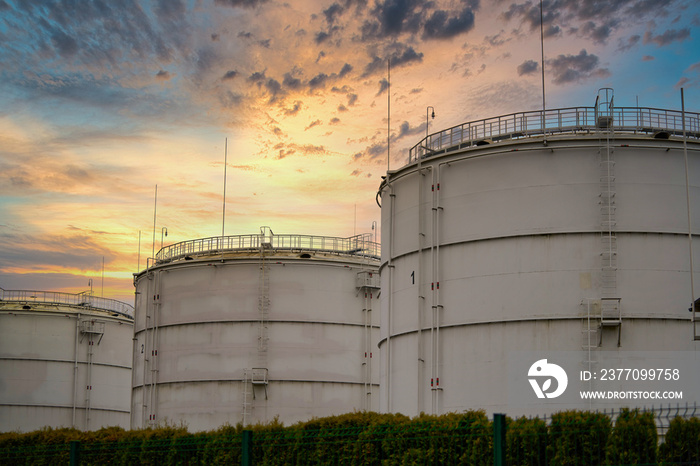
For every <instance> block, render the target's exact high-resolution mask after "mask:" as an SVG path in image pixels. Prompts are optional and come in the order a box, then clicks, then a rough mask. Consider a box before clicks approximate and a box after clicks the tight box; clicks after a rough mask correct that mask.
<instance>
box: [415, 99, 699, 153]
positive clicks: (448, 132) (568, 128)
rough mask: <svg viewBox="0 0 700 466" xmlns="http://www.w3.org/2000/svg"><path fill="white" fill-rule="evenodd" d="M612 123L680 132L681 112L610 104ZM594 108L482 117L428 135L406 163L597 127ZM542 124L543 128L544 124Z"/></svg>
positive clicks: (692, 122) (623, 128) (695, 132)
mask: <svg viewBox="0 0 700 466" xmlns="http://www.w3.org/2000/svg"><path fill="white" fill-rule="evenodd" d="M610 113H612V120H613V121H612V125H611V126H609V127H606V129H610V130H612V131H616V132H626V133H645V134H655V133H658V132H661V131H665V132H668V133H669V134H670V135H675V136H682V135H683V113H682V112H681V111H679V110H664V109H658V108H642V107H618V108H614V107H611V109H610ZM597 120H598V118H597V115H596V109H595V107H569V108H558V109H548V110H535V111H530V112H519V113H510V114H507V115H501V116H497V117H492V118H486V119H483V120H476V121H470V122H467V123H462V124H461V125H457V126H453V127H451V128H447V129H445V130H442V131H439V132H437V133H433V134H430V135H428V136H427V137H426V138H423V139H422V140H421V141H420V142H419V143H418V144H416V145H415V146H413V147H411V149H409V152H408V163H411V162H413V161H416V160H418V157H421V158H425V157H430V156H433V155H437V154H436V153H444V152H450V151H453V150H458V149H463V148H465V147H471V146H475V145H481V144H485V143H495V142H499V141H502V140H509V139H520V138H526V137H532V136H541V135H543V134H554V133H576V132H582V131H587V132H590V131H596V130H599V129H600V126H598V125H599V122H598V121H597ZM543 126H544V127H543ZM685 129H686V134H687V137H689V138H693V139H700V113H694V112H687V111H686V112H685Z"/></svg>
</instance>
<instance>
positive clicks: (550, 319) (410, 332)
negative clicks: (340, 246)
mask: <svg viewBox="0 0 700 466" xmlns="http://www.w3.org/2000/svg"><path fill="white" fill-rule="evenodd" d="M622 317H623V318H624V319H625V320H649V319H652V320H680V321H687V320H688V318H687V317H686V318H684V317H678V316H670V315H666V316H659V315H656V316H654V317H642V316H622ZM585 318H586V316H565V317H541V318H531V319H513V320H498V321H480V322H463V323H461V324H447V325H441V328H443V329H444V328H450V327H471V326H475V325H497V324H512V323H520V322H541V321H555V320H579V319H585ZM423 330H425V328H424V329H423ZM412 333H418V330H409V331H406V332H401V333H394V334H392V335H391V338H396V337H399V336H405V335H411V334H412ZM385 341H386V338H382V339H380V340H379V342H378V343H377V346H381V345H382V343H384V342H385Z"/></svg>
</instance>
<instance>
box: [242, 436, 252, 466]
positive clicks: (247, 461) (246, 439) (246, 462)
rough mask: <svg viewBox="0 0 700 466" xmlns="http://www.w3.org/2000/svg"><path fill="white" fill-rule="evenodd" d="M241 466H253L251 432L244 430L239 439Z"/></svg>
mask: <svg viewBox="0 0 700 466" xmlns="http://www.w3.org/2000/svg"><path fill="white" fill-rule="evenodd" d="M241 465H242V466H253V431H252V430H244V431H243V435H242V437H241Z"/></svg>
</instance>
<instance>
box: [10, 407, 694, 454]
mask: <svg viewBox="0 0 700 466" xmlns="http://www.w3.org/2000/svg"><path fill="white" fill-rule="evenodd" d="M506 425H507V428H506V451H505V458H506V464H508V465H511V466H545V465H546V466H554V465H601V464H607V465H652V464H654V465H655V464H663V465H671V464H693V465H697V464H700V419H697V418H691V419H682V418H676V419H675V420H673V421H672V422H671V425H670V427H669V429H668V432H667V434H666V438H665V443H662V444H661V446H660V447H659V448H657V434H656V426H655V424H654V417H653V415H652V414H651V413H641V412H639V411H638V410H623V411H622V412H621V413H620V415H619V417H618V419H617V420H616V422H615V425H614V427H613V426H612V422H611V420H610V418H609V417H608V416H606V415H603V414H597V413H588V412H580V411H566V412H561V413H557V414H555V415H554V416H552V419H551V422H550V423H549V425H548V424H547V423H545V422H544V421H542V420H540V419H527V418H520V419H516V420H512V419H507V422H506ZM247 429H248V430H250V431H252V435H253V442H252V450H251V451H252V455H253V458H254V464H260V465H321V464H324V465H325V464H334V465H356V464H365V465H377V466H390V465H414V464H430V465H452V464H466V465H491V464H493V463H494V451H493V436H494V432H493V425H492V423H491V422H490V421H489V420H488V418H487V417H486V415H485V413H484V412H483V411H468V412H464V413H460V414H457V413H450V414H445V415H442V416H430V415H425V414H421V415H419V416H416V417H414V418H408V417H406V416H403V415H400V414H377V413H372V412H355V413H349V414H344V415H340V416H333V417H326V418H317V419H312V420H310V421H307V422H301V423H297V424H294V425H291V426H284V425H282V423H280V422H279V421H278V420H277V419H275V420H273V421H272V422H269V423H267V424H257V425H254V426H249V427H247ZM243 430H244V428H243V426H242V425H240V424H238V425H236V426H230V425H225V426H222V427H220V428H219V429H217V430H214V431H209V432H198V433H194V434H193V433H190V432H188V431H187V429H186V428H184V427H172V426H170V427H162V428H158V429H143V430H131V431H126V430H124V429H121V428H118V427H109V428H104V429H100V430H98V431H94V432H82V431H78V430H75V429H51V428H45V429H42V430H38V431H35V432H29V433H24V434H20V433H14V432H8V433H0V464H12V465H15V464H16V465H51V466H54V465H56V464H68V461H69V458H70V443H71V442H75V441H77V442H79V443H80V464H81V465H98V464H99V465H117V464H128V465H131V464H142V465H224V464H226V465H230V464H240V463H241V452H242V449H243V445H242V433H243ZM657 458H658V463H657Z"/></svg>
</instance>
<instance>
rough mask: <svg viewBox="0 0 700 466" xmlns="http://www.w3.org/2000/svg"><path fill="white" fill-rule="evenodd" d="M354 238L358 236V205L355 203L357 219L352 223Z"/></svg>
mask: <svg viewBox="0 0 700 466" xmlns="http://www.w3.org/2000/svg"><path fill="white" fill-rule="evenodd" d="M352 236H357V203H355V217H354V220H353V223H352Z"/></svg>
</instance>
